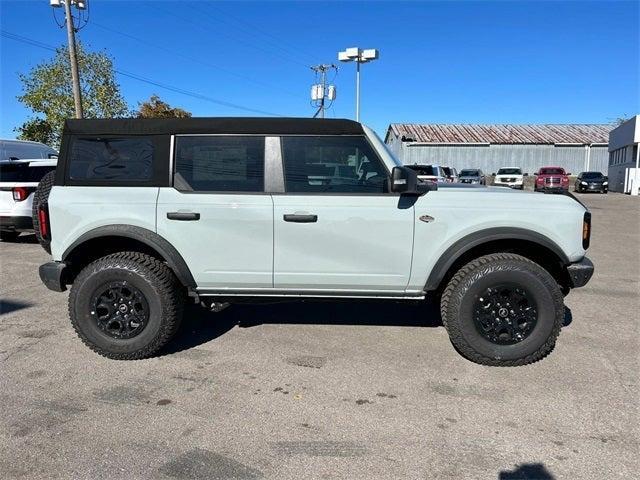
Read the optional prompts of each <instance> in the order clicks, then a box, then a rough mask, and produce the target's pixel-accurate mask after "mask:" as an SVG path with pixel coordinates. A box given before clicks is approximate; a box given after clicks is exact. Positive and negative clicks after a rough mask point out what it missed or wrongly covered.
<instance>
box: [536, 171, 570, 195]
mask: <svg viewBox="0 0 640 480" xmlns="http://www.w3.org/2000/svg"><path fill="white" fill-rule="evenodd" d="M534 175H535V176H536V183H535V186H534V190H535V191H536V192H541V191H552V190H556V191H568V190H569V175H571V173H567V172H565V171H564V168H562V167H542V168H541V169H540V170H538V171H537V172H536V173H534Z"/></svg>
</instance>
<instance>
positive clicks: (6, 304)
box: [0, 300, 33, 315]
mask: <svg viewBox="0 0 640 480" xmlns="http://www.w3.org/2000/svg"><path fill="white" fill-rule="evenodd" d="M32 306H33V303H28V302H16V301H14V300H0V315H4V314H5V313H11V312H15V311H18V310H22V309H23V308H29V307H32Z"/></svg>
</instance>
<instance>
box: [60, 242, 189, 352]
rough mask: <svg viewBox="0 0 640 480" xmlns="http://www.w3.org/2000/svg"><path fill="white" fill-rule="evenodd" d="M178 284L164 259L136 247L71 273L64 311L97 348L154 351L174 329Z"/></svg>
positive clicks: (179, 293)
mask: <svg viewBox="0 0 640 480" xmlns="http://www.w3.org/2000/svg"><path fill="white" fill-rule="evenodd" d="M183 303H184V302H183V296H182V286H181V285H179V283H178V280H177V279H176V277H175V275H174V274H173V272H172V271H171V269H170V268H169V267H167V265H165V264H164V263H162V262H161V261H159V260H158V259H156V258H153V257H151V256H149V255H145V254H142V253H138V252H120V253H116V254H113V255H109V256H106V257H103V258H100V259H98V260H96V261H95V262H93V263H91V264H89V265H88V266H87V267H86V268H84V269H83V270H82V271H81V272H80V274H79V275H78V276H77V277H76V279H75V281H74V283H73V286H72V287H71V293H70V295H69V316H70V317H71V323H72V325H73V327H74V329H75V330H76V332H77V333H78V335H79V336H80V339H81V340H82V341H83V342H84V343H85V344H86V345H87V346H88V347H89V348H91V349H92V350H93V351H95V352H97V353H98V354H100V355H102V356H104V357H108V358H112V359H116V360H136V359H140V358H145V357H149V356H151V355H153V354H154V353H156V352H157V351H158V350H159V349H160V348H162V347H163V346H164V345H165V344H166V343H167V342H168V341H169V340H170V339H171V338H172V337H173V336H174V334H175V333H176V331H177V329H178V327H179V325H180V320H181V317H182V308H183Z"/></svg>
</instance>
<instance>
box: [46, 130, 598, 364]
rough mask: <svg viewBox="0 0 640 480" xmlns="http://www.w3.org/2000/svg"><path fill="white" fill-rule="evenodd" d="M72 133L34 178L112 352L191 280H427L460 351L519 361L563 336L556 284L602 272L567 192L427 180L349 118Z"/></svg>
mask: <svg viewBox="0 0 640 480" xmlns="http://www.w3.org/2000/svg"><path fill="white" fill-rule="evenodd" d="M62 151H63V152H65V153H64V154H63V155H62V157H61V158H60V168H58V169H57V170H56V173H55V178H54V177H53V175H52V174H48V175H46V176H45V177H44V178H43V179H42V181H41V184H40V187H39V188H38V191H37V195H36V203H35V207H36V212H35V217H36V218H37V219H38V226H39V230H38V239H39V241H40V242H41V244H42V245H43V246H44V247H45V248H46V249H48V250H49V251H50V252H51V254H52V257H53V258H52V261H50V262H48V263H45V264H44V265H42V266H41V267H40V278H41V279H42V281H43V282H44V284H45V285H46V286H47V287H48V288H50V289H52V290H55V291H63V290H65V289H66V287H67V286H68V285H71V292H70V295H69V313H70V317H71V323H72V324H73V327H74V329H75V330H76V332H77V333H78V335H79V336H80V338H81V339H82V340H83V341H84V343H85V344H86V345H88V346H89V348H91V349H93V350H94V351H96V352H98V353H99V354H101V355H104V356H106V357H109V358H113V359H137V358H143V357H148V356H150V355H152V354H154V353H155V352H157V351H158V350H159V349H160V348H162V346H163V345H165V344H166V343H167V342H168V341H169V340H170V339H171V338H172V337H173V335H174V334H175V333H176V330H177V329H178V325H179V323H180V317H181V312H182V305H183V302H184V299H186V298H191V299H192V300H195V301H198V302H202V303H204V304H205V305H206V306H208V307H210V308H212V309H213V310H219V309H221V308H224V307H225V306H226V305H227V304H228V303H230V302H242V301H256V300H257V301H260V302H263V301H266V300H269V299H275V300H282V299H283V298H285V299H287V298H288V299H300V298H315V297H320V298H333V299H343V300H345V299H353V298H360V299H361V298H375V299H388V300H392V301H398V300H421V299H424V298H425V297H426V295H427V294H429V295H433V296H434V297H435V298H439V299H440V311H441V315H442V321H443V324H444V326H445V328H446V329H447V331H448V333H449V335H450V338H451V340H452V342H453V344H454V345H455V346H456V348H457V349H458V350H459V351H460V352H461V353H462V354H463V355H464V356H465V357H467V358H469V359H471V360H473V361H475V362H478V363H483V364H487V365H503V366H513V365H522V364H527V363H530V362H533V361H536V360H538V359H540V358H542V357H544V356H545V355H546V354H547V353H549V352H550V351H551V350H552V349H553V346H554V344H555V341H556V337H557V336H558V334H559V333H560V329H561V327H562V324H563V321H564V305H563V295H564V294H567V293H568V292H569V291H570V290H571V289H572V288H575V287H581V286H583V285H585V284H586V283H587V282H588V281H589V279H590V277H591V275H592V273H593V264H592V263H591V262H590V261H589V259H588V258H587V257H586V256H585V255H586V249H587V248H588V247H589V237H590V229H591V216H590V213H589V212H588V211H587V209H586V208H585V207H584V205H582V204H581V203H580V202H578V201H577V200H576V199H574V198H573V197H569V196H564V195H563V196H555V195H536V194H534V193H518V194H515V193H514V192H513V191H512V190H510V189H489V188H461V187H463V186H458V185H456V184H445V185H443V186H442V188H440V187H439V185H438V184H436V183H433V182H420V181H418V175H417V173H416V171H415V170H414V169H411V168H408V167H405V166H403V165H402V164H401V163H400V162H399V161H398V160H397V159H396V158H395V157H394V156H393V155H392V154H391V153H390V152H389V151H388V150H387V149H386V147H385V145H384V143H383V142H382V140H380V139H379V138H378V137H377V136H376V134H375V133H374V132H373V131H372V130H371V129H369V128H367V127H366V126H364V125H361V124H359V123H356V122H353V121H350V120H336V119H322V120H320V119H309V118H304V119H302V118H299V119H291V118H264V119H261V118H247V119H242V118H208V119H207V118H185V119H126V120H125V119H110V120H68V121H67V122H66V124H65V127H64V131H63V138H62ZM336 164H340V165H342V166H344V167H345V169H347V167H349V169H353V170H355V171H356V172H359V173H358V176H357V178H352V176H351V175H347V174H345V172H338V170H339V169H337V168H335V165H336ZM323 166H328V168H326V169H324V168H322V167H323ZM320 169H322V170H323V171H324V172H325V173H329V171H330V172H333V173H329V175H333V176H334V177H335V181H334V178H323V179H322V181H321V182H318V181H317V178H316V177H317V175H316V172H317V171H318V170H320ZM323 175H324V174H323ZM525 211H526V215H523V212H525ZM574 321H575V320H574Z"/></svg>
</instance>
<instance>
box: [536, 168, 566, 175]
mask: <svg viewBox="0 0 640 480" xmlns="http://www.w3.org/2000/svg"><path fill="white" fill-rule="evenodd" d="M540 175H564V170H563V169H562V168H541V169H540Z"/></svg>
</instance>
